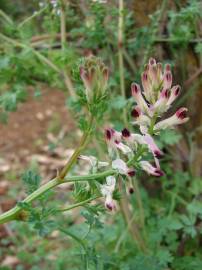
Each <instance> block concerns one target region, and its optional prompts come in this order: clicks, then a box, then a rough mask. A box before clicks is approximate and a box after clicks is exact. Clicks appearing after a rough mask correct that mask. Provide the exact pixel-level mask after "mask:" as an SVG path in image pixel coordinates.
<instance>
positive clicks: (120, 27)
mask: <svg viewBox="0 0 202 270" xmlns="http://www.w3.org/2000/svg"><path fill="white" fill-rule="evenodd" d="M123 23H124V17H123V0H119V21H118V58H119V76H120V88H121V95H122V96H123V97H124V98H126V93H125V82H124V64H123ZM123 120H124V124H126V123H127V113H126V109H125V108H124V109H123Z"/></svg>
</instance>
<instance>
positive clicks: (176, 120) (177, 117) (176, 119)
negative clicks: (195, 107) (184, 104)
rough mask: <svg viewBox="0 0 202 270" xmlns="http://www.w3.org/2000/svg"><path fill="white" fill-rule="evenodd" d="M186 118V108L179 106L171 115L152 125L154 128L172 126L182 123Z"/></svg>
mask: <svg viewBox="0 0 202 270" xmlns="http://www.w3.org/2000/svg"><path fill="white" fill-rule="evenodd" d="M188 120H189V118H188V117H187V108H180V109H178V110H177V112H176V113H175V114H174V115H173V116H171V117H169V118H167V119H165V120H162V121H160V122H158V123H157V124H156V125H155V126H154V129H155V130H159V129H166V128H172V127H173V126H176V125H180V124H183V123H185V122H187V121H188Z"/></svg>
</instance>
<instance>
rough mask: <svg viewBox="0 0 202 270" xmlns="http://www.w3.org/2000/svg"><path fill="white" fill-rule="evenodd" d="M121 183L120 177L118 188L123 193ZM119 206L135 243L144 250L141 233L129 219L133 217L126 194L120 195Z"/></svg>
mask: <svg viewBox="0 0 202 270" xmlns="http://www.w3.org/2000/svg"><path fill="white" fill-rule="evenodd" d="M122 185H123V183H122V181H121V179H119V190H120V192H121V193H122V194H123V187H122ZM120 208H121V212H122V215H123V217H124V220H125V222H126V225H127V227H128V228H129V231H130V233H131V235H132V237H133V239H134V241H135V243H136V244H137V246H138V248H139V249H140V250H142V251H146V247H145V243H144V240H143V239H142V237H141V234H140V232H139V229H138V226H137V224H136V223H135V222H131V219H132V218H133V217H132V215H131V212H130V210H129V202H128V200H127V197H126V194H123V195H122V198H121V200H120Z"/></svg>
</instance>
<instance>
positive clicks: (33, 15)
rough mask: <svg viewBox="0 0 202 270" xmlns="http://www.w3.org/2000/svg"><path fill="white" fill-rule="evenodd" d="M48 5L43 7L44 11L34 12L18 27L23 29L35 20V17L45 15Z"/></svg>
mask: <svg viewBox="0 0 202 270" xmlns="http://www.w3.org/2000/svg"><path fill="white" fill-rule="evenodd" d="M47 7H48V5H47V6H45V7H43V8H42V9H40V10H38V11H36V12H34V13H33V14H32V15H31V16H30V17H28V18H26V19H25V20H24V21H22V22H21V23H20V24H19V25H18V27H19V28H21V27H22V26H23V25H24V24H26V23H28V22H29V21H31V20H32V19H34V18H35V17H37V16H39V15H40V14H41V13H43V12H44V11H45V10H46V9H47Z"/></svg>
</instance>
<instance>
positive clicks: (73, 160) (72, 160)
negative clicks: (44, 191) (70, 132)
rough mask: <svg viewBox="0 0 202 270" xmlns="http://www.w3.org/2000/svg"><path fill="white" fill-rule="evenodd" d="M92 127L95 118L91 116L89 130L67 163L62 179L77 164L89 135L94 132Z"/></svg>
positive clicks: (61, 174) (62, 172)
mask: <svg viewBox="0 0 202 270" xmlns="http://www.w3.org/2000/svg"><path fill="white" fill-rule="evenodd" d="M92 125H93V116H92V115H91V117H90V121H89V128H88V129H87V130H86V131H85V132H84V133H83V136H82V138H81V141H80V144H79V146H78V147H77V148H76V150H75V151H74V153H73V155H72V156H71V158H70V159H69V161H68V162H67V164H66V165H65V167H64V168H63V170H62V171H61V173H60V174H59V178H60V179H64V177H65V175H66V174H67V172H68V171H69V170H70V169H71V167H72V165H73V164H74V163H75V162H76V160H77V158H78V156H79V155H80V153H81V151H82V150H83V149H84V148H85V146H86V144H87V140H88V137H89V134H90V133H91V130H92Z"/></svg>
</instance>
